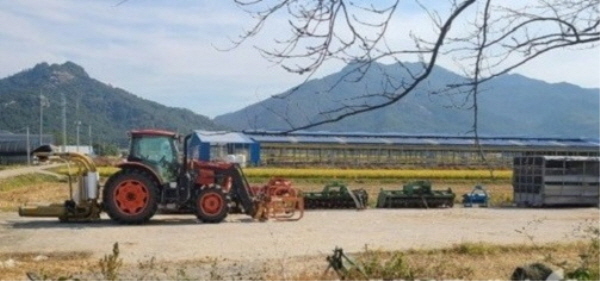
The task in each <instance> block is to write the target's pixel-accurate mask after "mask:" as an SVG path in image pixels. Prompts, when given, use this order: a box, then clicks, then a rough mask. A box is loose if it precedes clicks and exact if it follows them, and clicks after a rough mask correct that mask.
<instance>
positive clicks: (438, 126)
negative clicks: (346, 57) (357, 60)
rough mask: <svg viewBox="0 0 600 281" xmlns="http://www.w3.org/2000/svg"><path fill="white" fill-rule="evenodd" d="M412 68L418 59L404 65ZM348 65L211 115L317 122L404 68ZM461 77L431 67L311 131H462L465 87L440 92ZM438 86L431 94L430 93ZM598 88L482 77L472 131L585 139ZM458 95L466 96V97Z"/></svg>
mask: <svg viewBox="0 0 600 281" xmlns="http://www.w3.org/2000/svg"><path fill="white" fill-rule="evenodd" d="M405 66H407V67H408V69H409V70H410V71H412V72H413V73H414V72H416V71H418V69H419V65H417V64H405ZM352 69H354V66H353V65H348V66H347V67H345V68H344V69H342V70H341V71H340V72H338V73H334V74H331V75H329V76H326V77H323V78H321V79H314V80H310V81H307V82H305V83H304V84H302V85H300V86H298V87H296V88H293V89H290V90H288V91H286V92H284V93H282V94H279V95H276V96H273V97H271V98H268V99H266V100H263V101H261V102H258V103H255V104H253V105H250V106H248V107H246V108H243V109H241V110H239V111H236V112H233V113H228V114H224V115H220V116H217V117H216V118H215V119H214V121H215V122H216V123H217V124H220V125H223V126H228V127H231V128H234V129H236V130H286V129H290V128H291V126H299V125H303V124H306V123H307V122H314V121H318V120H322V119H320V118H323V117H322V115H320V114H319V113H320V112H324V111H327V110H331V109H333V108H335V107H338V106H340V105H341V104H344V105H348V106H361V105H364V104H373V103H375V102H377V101H382V99H381V97H374V96H371V97H367V98H365V95H369V94H373V93H378V92H380V91H381V90H382V89H384V86H385V85H386V83H388V82H389V81H391V83H395V84H398V83H402V82H403V79H407V77H409V76H408V75H409V73H408V72H407V71H406V70H403V68H400V67H399V66H398V65H383V64H374V65H373V66H372V67H371V68H370V69H369V70H368V71H366V72H364V73H363V74H359V73H356V72H353V71H352ZM465 79H466V78H465V77H463V76H460V75H458V74H455V73H453V72H450V71H448V70H446V69H444V68H441V67H435V68H434V70H433V72H432V73H431V75H430V76H429V78H428V80H427V81H425V82H424V83H422V85H421V86H419V87H417V88H416V89H415V90H414V91H413V92H411V93H410V94H409V95H407V96H406V97H404V98H403V99H402V100H400V101H399V102H397V103H395V104H393V105H391V106H388V107H384V108H380V109H377V110H375V111H371V112H368V113H364V114H361V115H356V116H351V117H348V118H346V119H343V120H341V121H339V122H336V123H330V124H324V125H321V126H318V127H314V128H311V129H310V130H328V131H347V132H353V131H354V132H356V131H364V132H398V133H407V134H449V135H464V134H466V133H468V132H469V131H471V127H472V124H473V111H472V110H470V109H469V107H470V105H471V102H472V99H471V98H470V97H469V96H468V95H466V94H465V93H459V92H440V91H439V89H443V88H444V87H445V85H447V84H452V83H459V82H464V81H465ZM436 91H437V92H436ZM599 100H600V90H599V89H584V88H581V87H578V86H575V85H572V84H568V83H558V84H550V83H546V82H544V81H540V80H535V79H530V78H527V77H524V76H521V75H517V74H509V75H504V76H500V77H498V78H496V79H493V80H491V81H489V82H487V83H485V84H484V85H483V87H482V91H481V92H480V94H479V95H478V104H479V105H478V107H479V132H480V133H481V134H483V135H490V136H531V137H592V138H598V136H599V134H600V132H599V131H600V129H599V128H600V121H599V119H600V118H599V116H600V113H599V108H600V104H599ZM465 101H467V102H466V103H465Z"/></svg>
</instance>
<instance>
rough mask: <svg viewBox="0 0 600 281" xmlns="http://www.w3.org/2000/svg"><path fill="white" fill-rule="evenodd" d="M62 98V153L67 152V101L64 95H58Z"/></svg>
mask: <svg viewBox="0 0 600 281" xmlns="http://www.w3.org/2000/svg"><path fill="white" fill-rule="evenodd" d="M60 94H61V97H62V139H63V148H62V151H63V152H67V99H66V98H65V93H64V92H62V93H60Z"/></svg>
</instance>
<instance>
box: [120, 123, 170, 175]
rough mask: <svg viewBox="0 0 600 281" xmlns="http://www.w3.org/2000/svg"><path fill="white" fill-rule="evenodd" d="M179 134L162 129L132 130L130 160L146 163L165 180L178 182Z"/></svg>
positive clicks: (128, 158) (128, 159)
mask: <svg viewBox="0 0 600 281" xmlns="http://www.w3.org/2000/svg"><path fill="white" fill-rule="evenodd" d="M178 140H179V136H178V135H177V134H176V133H173V132H167V131H160V130H136V131H131V145H130V148H129V156H128V157H127V161H128V162H137V163H141V164H144V165H146V166H148V167H150V168H152V170H154V172H155V173H156V174H157V175H158V176H159V177H161V178H162V181H163V182H176V181H177V177H178V175H179V169H180V167H181V163H180V162H179V150H178Z"/></svg>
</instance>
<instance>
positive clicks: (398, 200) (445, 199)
mask: <svg viewBox="0 0 600 281" xmlns="http://www.w3.org/2000/svg"><path fill="white" fill-rule="evenodd" d="M455 197H456V194H454V192H452V189H450V188H448V189H447V190H433V189H432V188H431V182H428V181H415V182H410V183H407V184H405V185H404V186H403V187H402V189H401V190H383V189H382V190H381V191H380V192H379V196H378V197H377V208H441V207H449V208H451V207H452V206H454V198H455Z"/></svg>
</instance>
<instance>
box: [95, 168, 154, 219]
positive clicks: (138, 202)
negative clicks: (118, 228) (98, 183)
mask: <svg viewBox="0 0 600 281" xmlns="http://www.w3.org/2000/svg"><path fill="white" fill-rule="evenodd" d="M103 201H104V209H105V211H106V213H107V214H108V216H110V218H111V219H113V220H115V221H117V222H119V223H125V224H141V223H145V222H147V221H148V220H149V219H150V218H151V217H152V216H154V214H155V213H156V210H157V208H158V203H157V187H156V184H155V183H154V181H153V180H152V179H151V178H150V175H148V174H147V173H145V172H143V171H140V170H130V169H124V170H121V171H119V172H117V173H116V174H114V175H112V176H111V177H110V178H109V179H108V180H107V181H106V184H105V185H104V192H103Z"/></svg>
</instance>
